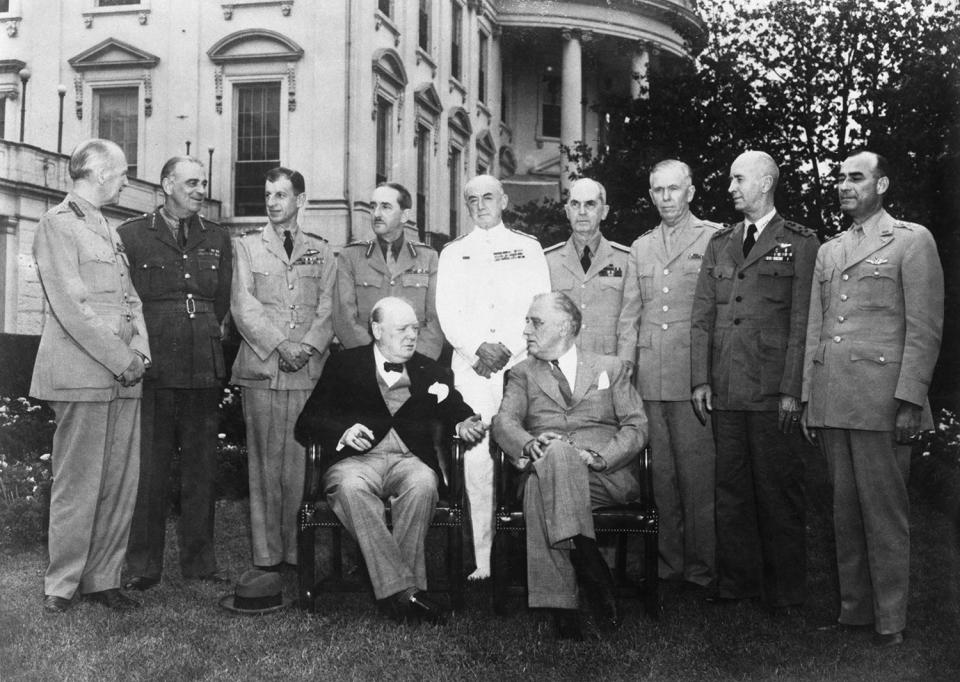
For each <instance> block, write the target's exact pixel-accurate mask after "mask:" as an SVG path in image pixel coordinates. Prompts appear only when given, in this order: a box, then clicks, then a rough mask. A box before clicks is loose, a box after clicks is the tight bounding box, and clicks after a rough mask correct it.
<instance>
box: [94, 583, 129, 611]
mask: <svg viewBox="0 0 960 682" xmlns="http://www.w3.org/2000/svg"><path fill="white" fill-rule="evenodd" d="M83 598H84V599H86V600H87V601H92V602H95V603H97V604H101V605H103V606H106V607H107V608H108V609H113V610H114V611H134V610H136V609H139V608H140V607H142V606H143V604H141V603H140V602H138V601H136V600H134V599H131V598H130V597H128V596H127V595H125V594H124V593H123V592H121V591H120V590H119V589H118V588H114V589H112V590H103V591H102V592H88V593H86V594H85V595H83Z"/></svg>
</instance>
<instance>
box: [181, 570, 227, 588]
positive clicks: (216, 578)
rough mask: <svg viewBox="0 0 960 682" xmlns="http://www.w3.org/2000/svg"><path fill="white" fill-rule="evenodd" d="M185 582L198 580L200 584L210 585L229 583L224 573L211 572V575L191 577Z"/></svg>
mask: <svg viewBox="0 0 960 682" xmlns="http://www.w3.org/2000/svg"><path fill="white" fill-rule="evenodd" d="M187 580H199V581H200V582H204V583H210V584H212V585H228V584H230V582H231V580H230V578H229V577H228V576H227V573H226V571H213V572H211V573H204V574H203V575H191V576H189V577H188V578H187Z"/></svg>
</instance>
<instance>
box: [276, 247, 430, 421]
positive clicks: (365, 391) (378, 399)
mask: <svg viewBox="0 0 960 682" xmlns="http://www.w3.org/2000/svg"><path fill="white" fill-rule="evenodd" d="M271 229H272V228H271ZM283 255H284V256H286V255H287V254H286V253H284V254H283ZM410 381H411V383H412V382H413V377H410ZM411 392H412V387H411ZM357 394H358V395H360V396H363V395H369V396H370V400H371V403H370V405H376V406H377V407H378V408H379V411H380V412H381V413H383V414H386V415H388V416H389V415H390V410H389V409H388V408H387V403H386V401H385V400H384V399H383V393H382V392H381V391H380V381H379V379H378V378H377V364H376V356H375V355H374V354H373V344H372V343H371V344H370V345H369V346H367V350H366V358H365V359H364V361H363V363H361V365H360V367H359V368H358V369H357Z"/></svg>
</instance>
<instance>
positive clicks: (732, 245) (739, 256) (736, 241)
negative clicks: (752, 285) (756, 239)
mask: <svg viewBox="0 0 960 682" xmlns="http://www.w3.org/2000/svg"><path fill="white" fill-rule="evenodd" d="M744 229H745V225H744V224H743V222H739V223H737V224H736V225H734V227H733V229H732V230H731V231H730V234H728V235H727V246H726V248H727V253H728V255H729V256H730V259H731V260H732V261H733V262H734V264H736V266H737V269H738V270H739V269H740V268H742V267H743V231H744ZM764 232H766V230H764ZM754 250H756V245H754Z"/></svg>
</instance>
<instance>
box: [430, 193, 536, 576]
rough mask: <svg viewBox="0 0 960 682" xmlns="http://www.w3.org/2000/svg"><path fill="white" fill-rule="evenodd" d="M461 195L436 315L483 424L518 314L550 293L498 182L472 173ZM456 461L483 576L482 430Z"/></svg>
mask: <svg viewBox="0 0 960 682" xmlns="http://www.w3.org/2000/svg"><path fill="white" fill-rule="evenodd" d="M463 197H464V199H465V201H466V203H467V210H468V211H469V212H470V217H471V219H472V220H473V223H474V225H475V227H474V229H473V230H472V231H471V232H468V233H467V234H465V235H463V236H462V237H458V238H457V239H455V240H453V241H452V242H450V243H449V244H447V245H446V247H444V249H443V251H442V252H441V253H440V265H439V271H438V272H437V314H438V315H439V317H440V326H441V328H442V329H443V333H444V335H445V336H446V337H447V340H448V341H449V342H450V345H452V346H453V349H454V353H453V358H452V360H451V363H450V364H451V368H452V369H453V374H454V380H455V383H456V388H457V390H458V391H460V393H461V394H462V395H463V399H464V400H465V401H466V402H467V404H469V405H470V406H471V407H472V408H473V409H474V410H476V411H477V412H478V413H479V414H480V416H481V417H482V418H483V422H484V423H485V424H489V423H490V420H491V419H493V415H495V414H496V413H497V409H499V407H500V400H501V399H502V397H503V375H504V372H505V370H507V369H509V368H510V367H512V366H513V365H515V364H516V363H518V362H520V361H521V360H523V358H524V357H526V343H525V342H524V338H523V326H524V325H523V321H524V316H525V315H526V313H527V309H528V308H529V307H530V302H531V301H532V300H533V297H534V295H536V294H539V293H544V292H546V291H549V290H550V271H549V270H548V268H547V262H546V259H545V258H544V257H543V249H541V248H540V244H539V243H538V242H537V240H536V239H535V238H534V237H531V236H530V235H528V234H525V233H523V232H517V231H516V230H508V229H507V228H506V227H504V225H503V221H502V220H501V215H502V213H503V209H505V208H506V207H507V201H508V199H507V195H506V194H504V193H503V186H502V185H501V184H500V181H499V180H497V179H496V178H495V177H493V176H491V175H478V176H477V177H475V178H473V179H472V180H470V181H469V182H468V183H467V184H466V186H465V187H464V189H463ZM464 465H465V472H464V474H465V475H464V478H465V482H466V487H467V498H468V499H469V501H470V520H471V526H472V530H473V550H474V559H475V561H476V565H477V569H476V571H474V572H473V573H472V574H471V575H470V578H471V579H480V578H487V577H489V576H490V547H491V544H492V543H493V458H492V457H491V455H490V443H489V434H484V437H483V440H482V441H480V443H479V444H478V445H477V446H475V447H473V448H471V449H470V450H468V451H467V453H466V457H465V459H464Z"/></svg>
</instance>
